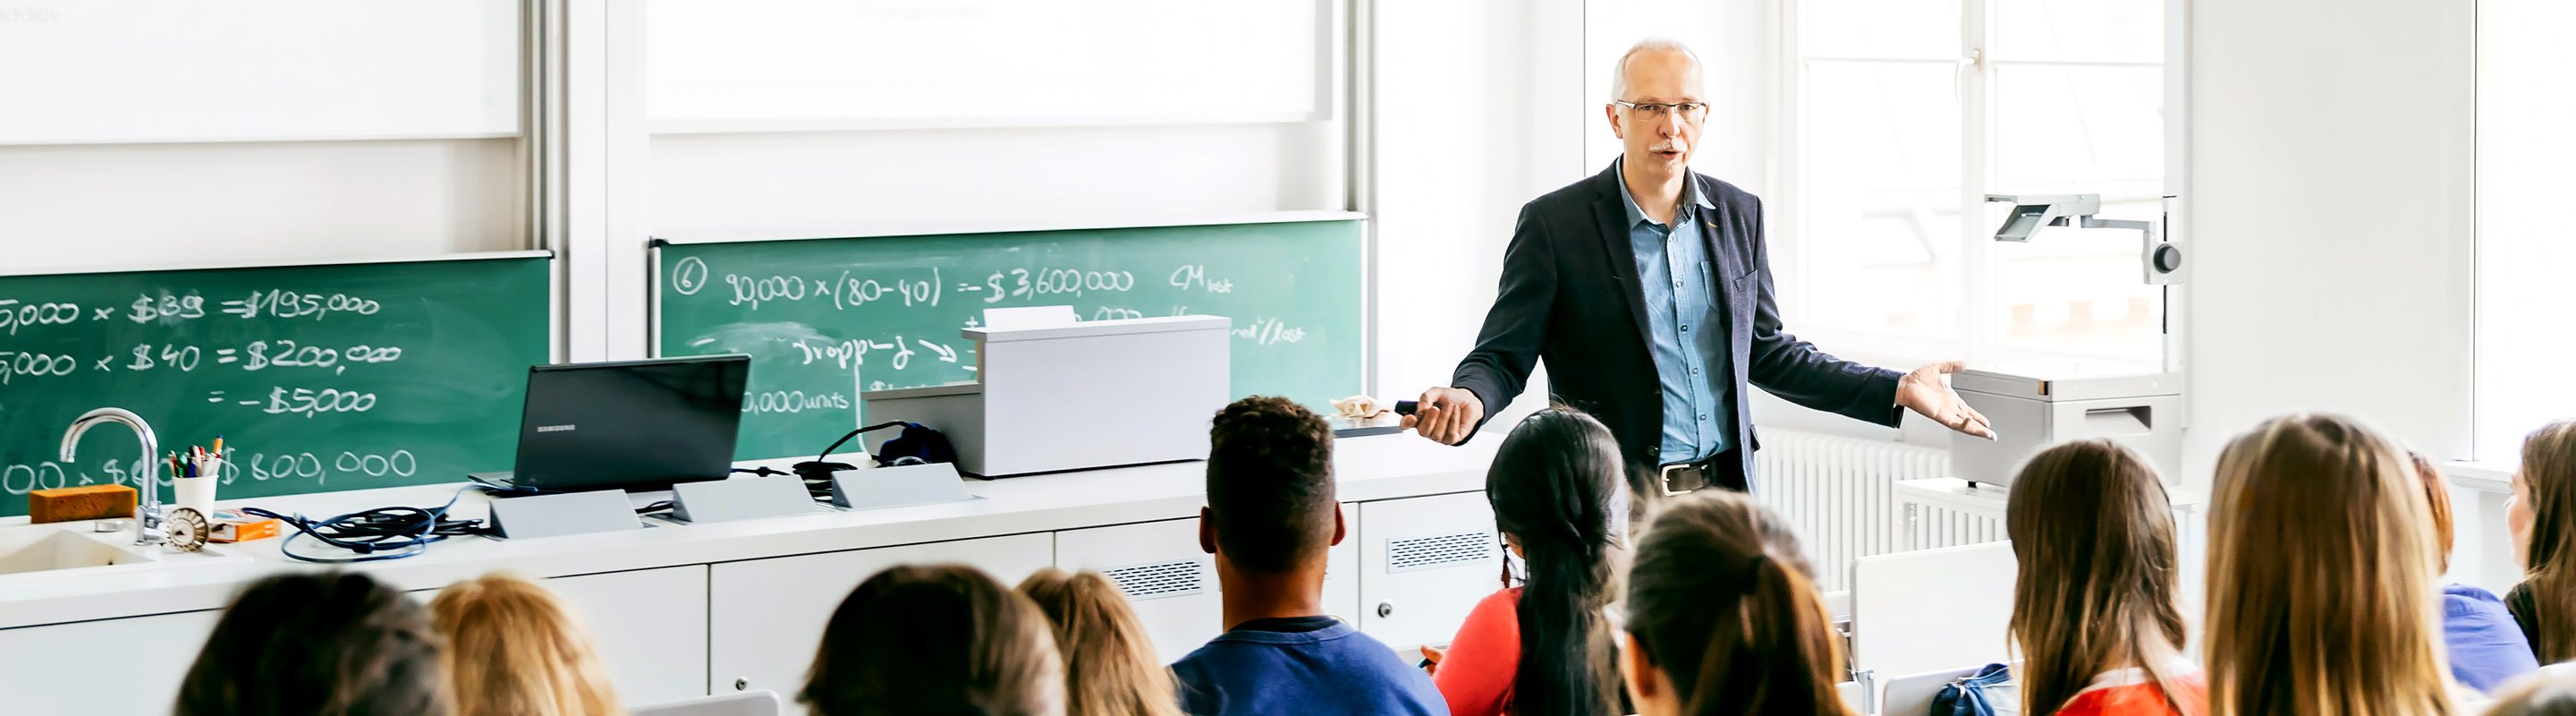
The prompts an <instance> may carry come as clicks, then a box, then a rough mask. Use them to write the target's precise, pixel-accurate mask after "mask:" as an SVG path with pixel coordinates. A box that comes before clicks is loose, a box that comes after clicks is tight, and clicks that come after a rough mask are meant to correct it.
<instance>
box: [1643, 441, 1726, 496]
mask: <svg viewBox="0 0 2576 716" xmlns="http://www.w3.org/2000/svg"><path fill="white" fill-rule="evenodd" d="M1734 454H1735V453H1733V452H1726V453H1720V454H1719V455H1717V456H1716V457H1712V458H1709V459H1706V460H1701V461H1698V462H1677V463H1673V464H1670V465H1665V466H1663V468H1662V469H1661V470H1660V473H1661V474H1659V475H1657V476H1656V481H1655V482H1656V484H1657V486H1659V487H1662V488H1663V490H1664V496H1665V497H1671V496H1674V495H1679V494H1684V493H1688V492H1690V491H1693V490H1697V489H1700V488H1703V487H1707V486H1708V485H1709V479H1708V478H1709V475H1710V474H1712V473H1714V472H1716V470H1717V461H1718V460H1720V459H1724V458H1730V457H1733V456H1734Z"/></svg>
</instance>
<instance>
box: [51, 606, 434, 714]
mask: <svg viewBox="0 0 2576 716" xmlns="http://www.w3.org/2000/svg"><path fill="white" fill-rule="evenodd" d="M441 648H442V645H441V644H440V641H439V637H438V630H437V629H436V628H434V627H432V626H431V625H430V620H429V613H428V612H427V611H426V610H423V609H421V608H420V605H419V604H416V603H413V602H412V601H411V600H410V599H406V598H404V597H403V593H402V592H398V591H394V588H392V587H388V586H385V584H384V583H383V582H378V581H376V580H374V579H372V578H369V577H368V576H367V575H364V574H359V573H356V572H311V573H300V574H281V575H278V576H274V577H268V578H265V579H261V580H259V581H257V582H252V583H251V584H250V586H249V587H245V588H243V589H242V592H241V595H240V596H237V597H234V598H233V603H232V606H229V607H226V608H225V609H224V617H223V619H221V620H218V621H216V622H215V633H214V634H213V635H211V636H208V637H207V638H206V648H205V651H203V652H200V653H198V655H197V663H196V665H194V666H190V667H188V675H187V676H186V677H185V679H184V680H182V681H180V682H179V702H178V704H177V706H176V707H175V708H173V709H172V712H173V713H177V714H179V715H180V716H232V715H233V714H241V715H243V716H248V715H250V714H315V715H316V716H371V715H372V716H447V714H449V713H452V712H453V711H454V708H453V705H452V701H451V698H450V696H449V692H448V685H447V674H446V670H445V669H443V668H441V666H440V662H439V650H440V649H441ZM30 656H31V657H32V656H33V655H30Z"/></svg>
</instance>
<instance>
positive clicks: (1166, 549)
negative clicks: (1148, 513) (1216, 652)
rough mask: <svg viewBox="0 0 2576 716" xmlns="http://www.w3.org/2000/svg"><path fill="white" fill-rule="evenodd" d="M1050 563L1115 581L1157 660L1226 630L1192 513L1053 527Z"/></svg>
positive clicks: (1175, 656)
mask: <svg viewBox="0 0 2576 716" xmlns="http://www.w3.org/2000/svg"><path fill="white" fill-rule="evenodd" d="M1055 565H1056V566H1057V567H1058V568H1062V569H1066V570H1084V569H1088V570H1092V571H1096V572H1100V573H1101V574H1104V575H1107V576H1108V577H1109V579H1110V580H1111V581H1114V582H1117V583H1118V587H1119V589H1120V590H1122V591H1125V592H1126V593H1127V603H1128V605H1129V606H1131V607H1134V608H1135V610H1136V618H1137V619H1138V620H1139V621H1142V622H1144V624H1145V633H1146V635H1147V636H1148V637H1151V638H1152V639H1153V640H1154V650H1155V651H1156V652H1157V653H1159V654H1160V655H1161V657H1162V660H1163V663H1167V664H1168V663H1171V662H1174V661H1178V660H1180V658H1181V657H1184V656H1188V655H1189V653H1190V651H1191V650H1194V649H1197V648H1199V645H1201V644H1205V643H1207V640H1209V639H1211V638H1215V637H1216V635H1217V634H1219V633H1222V632H1224V631H1225V600H1224V598H1223V597H1222V596H1221V595H1219V593H1218V591H1217V582H1216V558H1215V556H1214V555H1210V554H1208V553H1206V552H1203V551H1200V549H1199V521H1198V519H1197V518H1191V519H1186V520H1164V521H1161V522H1143V523H1138V524H1132V525H1118V526H1116V527H1095V528H1092V529H1082V530H1065V531H1063V532H1058V533H1056V535H1055Z"/></svg>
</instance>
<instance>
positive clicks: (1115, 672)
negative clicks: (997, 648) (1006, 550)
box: [1020, 569, 1181, 716]
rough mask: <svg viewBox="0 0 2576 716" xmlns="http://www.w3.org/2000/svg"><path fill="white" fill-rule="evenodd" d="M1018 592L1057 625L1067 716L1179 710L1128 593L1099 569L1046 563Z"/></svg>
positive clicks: (1138, 715)
mask: <svg viewBox="0 0 2576 716" xmlns="http://www.w3.org/2000/svg"><path fill="white" fill-rule="evenodd" d="M1020 593H1021V594H1023V595H1027V596H1028V598H1029V601H1031V602H1034V603H1036V604H1037V605H1038V611H1039V612H1041V613H1044V614H1046V618H1047V621H1048V622H1049V623H1051V624H1053V625H1054V627H1055V644H1056V651H1058V652H1061V653H1062V654H1063V655H1064V696H1065V698H1064V701H1065V710H1064V712H1065V714H1066V716H1181V700H1180V695H1179V694H1180V691H1179V690H1178V687H1176V686H1174V684H1173V681H1172V670H1171V669H1167V668H1164V667H1163V665H1162V664H1161V663H1159V662H1158V661H1156V660H1155V658H1154V642H1153V640H1152V639H1150V638H1148V637H1147V636H1146V635H1145V624H1144V622H1141V621H1138V620H1137V618H1136V610H1135V609H1133V608H1130V607H1129V606H1128V604H1127V594H1126V593H1125V592H1122V591H1119V589H1118V584H1117V583H1116V582H1112V581H1109V578H1108V577H1106V576H1102V575H1101V574H1100V573H1099V572H1090V571H1084V572H1066V571H1062V570H1057V569H1041V570H1038V571H1037V573H1036V574H1031V575H1029V578H1028V579H1026V580H1022V581H1021V582H1020Z"/></svg>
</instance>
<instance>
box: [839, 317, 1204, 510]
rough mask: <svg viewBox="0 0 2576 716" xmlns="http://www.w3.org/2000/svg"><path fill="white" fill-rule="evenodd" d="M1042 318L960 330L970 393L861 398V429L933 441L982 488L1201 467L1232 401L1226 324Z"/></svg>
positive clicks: (877, 393) (936, 390)
mask: <svg viewBox="0 0 2576 716" xmlns="http://www.w3.org/2000/svg"><path fill="white" fill-rule="evenodd" d="M1045 309H1061V310H1044V313H1045V317H1043V318H1038V319H1035V320H1032V319H1030V318H1029V315H1028V314H1027V313H1026V312H1025V309H1024V310H1023V311H1021V312H1019V313H1020V315H1018V316H1016V317H1015V316H1010V315H1007V314H1001V313H1000V312H995V313H994V315H992V316H991V317H990V319H989V320H988V321H987V325H985V326H982V327H978V328H968V329H965V332H964V336H965V337H966V338H967V339H968V340H972V341H974V342H975V357H976V373H975V375H976V377H977V380H976V381H975V382H972V383H957V384H951V385H940V386H930V387H924V388H908V389H901V390H872V391H866V392H864V393H862V394H861V395H860V401H861V402H862V403H863V405H864V409H865V411H866V417H867V421H868V422H871V423H875V422H885V421H891V420H902V421H907V422H914V423H920V424H922V425H924V426H928V427H930V428H932V429H934V430H938V431H939V432H941V433H942V434H945V435H946V436H947V437H948V442H949V444H950V445H951V446H953V447H955V448H956V449H957V467H958V469H959V470H962V471H964V472H966V473H969V474H974V475H981V476H985V477H1001V476H1006V475H1025V474H1030V473H1040V472H1057V471H1063V470H1081V469H1088V468H1098V467H1115V466H1119V465H1137V464H1144V463H1154V462H1173V461H1179V460H1202V459H1206V458H1207V452H1208V421H1209V419H1211V418H1213V417H1215V416H1216V412H1217V411H1218V410H1221V409H1223V408H1224V407H1225V405H1226V403H1227V402H1228V401H1231V400H1232V399H1233V388H1232V383H1231V380H1230V376H1231V371H1232V365H1233V364H1232V363H1231V362H1230V360H1229V358H1230V356H1229V353H1228V350H1229V347H1230V344H1229V341H1230V340H1231V339H1232V336H1233V331H1232V329H1233V326H1234V322H1233V321H1232V320H1231V319H1228V318H1225V317H1223V316H1170V317H1161V318H1132V319H1121V320H1111V321H1076V320H1073V312H1072V310H1071V309H1070V308H1065V307H1045Z"/></svg>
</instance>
